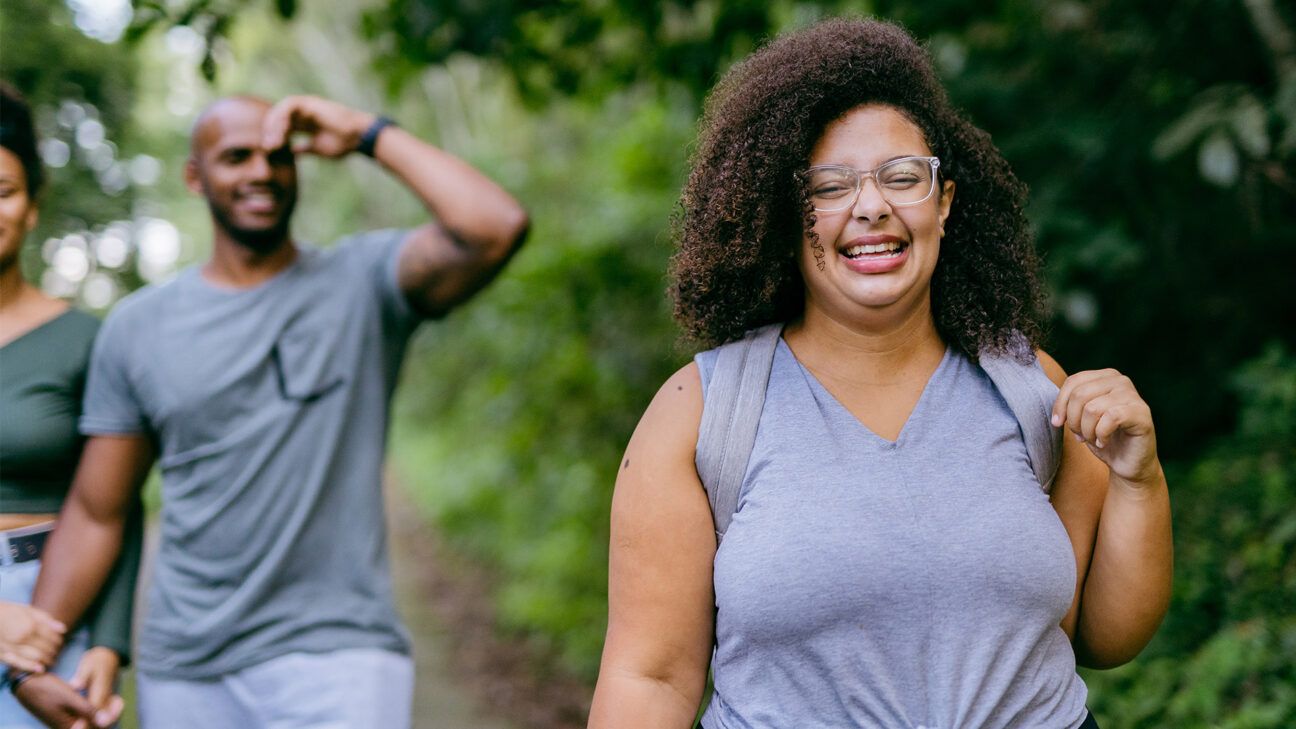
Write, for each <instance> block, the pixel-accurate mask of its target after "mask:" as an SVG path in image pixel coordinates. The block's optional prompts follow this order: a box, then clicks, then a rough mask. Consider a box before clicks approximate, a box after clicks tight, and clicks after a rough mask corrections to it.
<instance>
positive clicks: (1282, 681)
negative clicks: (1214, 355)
mask: <svg viewBox="0 0 1296 729" xmlns="http://www.w3.org/2000/svg"><path fill="white" fill-rule="evenodd" d="M1234 386H1235V389H1236V390H1237V391H1238V393H1239V395H1240V396H1241V399H1242V403H1243V407H1242V411H1241V419H1240V424H1239V427H1238V429H1237V432H1236V433H1234V434H1232V435H1230V436H1228V437H1226V438H1223V439H1221V441H1220V442H1218V443H1217V444H1216V445H1215V446H1214V447H1212V448H1211V450H1210V451H1209V452H1208V453H1207V454H1206V455H1205V457H1204V458H1202V459H1201V460H1199V461H1198V462H1197V463H1195V464H1194V465H1191V466H1188V467H1185V468H1182V469H1178V470H1179V471H1180V473H1178V474H1176V475H1175V476H1174V477H1172V480H1171V489H1172V492H1173V497H1174V508H1175V537H1176V539H1175V542H1176V544H1175V552H1176V554H1175V563H1176V575H1175V594H1174V601H1173V603H1172V605H1171V609H1170V614H1169V616H1168V617H1167V619H1166V622H1165V625H1164V626H1163V627H1162V629H1161V632H1160V633H1159V634H1158V636H1157V638H1156V640H1155V641H1154V642H1153V644H1152V646H1150V647H1149V649H1148V651H1147V652H1146V654H1145V655H1144V657H1143V658H1141V659H1140V660H1139V661H1136V662H1135V663H1133V664H1130V665H1129V666H1126V667H1124V668H1121V669H1117V670H1115V671H1111V672H1107V673H1088V674H1086V678H1087V680H1088V681H1089V682H1090V686H1091V689H1092V694H1093V706H1094V707H1095V709H1096V711H1097V713H1098V714H1099V716H1100V717H1103V718H1105V719H1107V721H1104V723H1103V724H1104V726H1106V725H1108V724H1110V725H1112V726H1131V727H1147V726H1157V727H1180V728H1183V729H1190V728H1192V727H1225V728H1227V729H1243V728H1244V727H1245V728H1247V729H1261V728H1272V729H1279V728H1280V727H1290V726H1291V722H1292V718H1293V717H1296V611H1293V605H1296V490H1294V489H1293V486H1294V485H1296V357H1292V356H1291V355H1290V354H1287V353H1285V352H1284V351H1283V350H1282V349H1281V348H1280V347H1277V346H1275V347H1272V348H1271V349H1269V351H1268V352H1266V354H1265V355H1264V356H1263V357H1261V358H1259V359H1257V360H1255V361H1253V362H1251V363H1249V364H1247V365H1246V366H1244V367H1243V368H1242V369H1241V370H1240V372H1239V374H1238V375H1237V376H1236V377H1235V378H1234Z"/></svg>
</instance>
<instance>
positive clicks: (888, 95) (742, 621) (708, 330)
mask: <svg viewBox="0 0 1296 729" xmlns="http://www.w3.org/2000/svg"><path fill="white" fill-rule="evenodd" d="M1023 201H1024V190H1023V187H1022V185H1021V184H1020V183H1019V182H1018V181H1017V179H1016V178H1015V177H1014V176H1013V174H1012V172H1011V170H1009V168H1008V165H1007V163H1006V162H1005V161H1004V160H1003V158H1002V156H1000V154H999V153H998V151H997V150H996V149H995V148H994V146H993V145H991V143H990V141H989V137H988V135H986V134H985V133H984V132H982V131H980V130H978V129H977V128H975V127H973V126H972V125H971V124H970V123H968V122H967V121H966V120H965V119H964V118H963V117H962V116H961V115H960V114H959V113H958V112H957V111H956V110H955V109H954V108H953V107H952V106H951V105H950V102H949V100H948V98H947V96H946V94H945V91H944V89H943V88H942V87H941V85H940V83H939V81H938V80H937V78H936V74H935V72H934V71H933V70H932V67H931V64H930V61H929V60H928V58H927V56H926V55H925V53H924V52H923V50H922V49H921V47H919V46H918V44H917V43H916V42H915V41H914V40H913V39H912V38H910V37H909V36H908V35H907V34H906V33H905V32H904V31H902V30H901V29H899V28H898V27H895V26H893V25H890V24H887V23H882V22H875V21H831V22H826V23H823V24H820V25H817V26H814V27H812V28H809V29H807V30H804V31H800V32H796V33H792V34H790V35H788V36H785V37H783V38H780V39H778V40H777V41H775V42H773V43H771V44H770V45H769V46H768V47H766V48H764V49H762V50H760V51H758V52H757V53H755V54H753V55H752V56H751V57H750V58H748V59H747V60H745V61H743V62H742V63H740V64H739V65H738V66H736V67H735V68H734V69H733V70H732V71H730V73H729V74H728V75H727V76H726V77H725V78H724V79H723V80H722V81H721V82H720V84H719V86H718V87H717V88H716V90H715V91H714V93H713V95H712V97H711V98H710V100H709V101H708V104H707V108H706V113H705V117H704V119H703V123H702V132H701V138H700V141H699V144H698V151H697V153H696V155H695V157H694V160H693V171H692V174H691V175H690V177H689V181H688V184H687V185H686V187H685V189H684V193H683V196H682V200H681V206H682V214H681V216H680V218H679V220H678V222H677V227H676V237H677V241H678V245H679V252H678V254H677V255H676V257H675V260H674V271H673V273H674V282H673V284H672V293H673V294H674V296H675V305H676V311H675V313H676V317H677V319H679V321H680V322H681V323H682V324H683V326H684V327H685V329H686V330H687V331H688V332H689V333H690V334H691V335H692V336H693V337H694V338H695V339H697V340H699V341H700V342H702V343H703V344H705V345H710V346H715V345H721V346H719V347H718V348H716V349H711V350H708V351H705V352H702V353H700V354H698V355H697V356H696V357H695V362H694V363H692V364H690V365H688V366H686V367H684V368H683V369H681V370H680V371H679V372H677V373H676V374H675V375H674V376H673V377H671V378H670V380H668V381H667V383H666V384H665V385H663V386H662V388H661V390H660V391H659V392H658V394H657V396H656V398H655V399H654V400H653V402H652V404H651V405H649V407H648V410H647V412H645V413H644V416H643V418H642V420H641V421H640V423H639V427H638V428H637V429H636V430H635V433H634V435H633V436H632V437H631V440H630V444H629V446H628V447H627V449H626V457H625V459H624V460H623V463H622V467H621V469H620V473H619V475H618V478H617V484H616V491H615V494H614V497H613V503H612V524H611V548H610V569H609V585H608V601H609V619H608V633H607V640H606V643H605V645H604V652H603V662H602V667H601V669H600V674H599V681H598V685H597V688H596V691H595V697H594V706H593V709H592V712H591V718H590V725H591V726H592V727H611V726H616V727H627V726H643V727H681V728H683V727H688V726H690V724H691V722H692V721H693V720H694V717H695V716H696V715H697V712H698V709H699V703H700V701H701V699H702V694H703V688H704V686H705V683H706V676H707V671H708V667H709V668H710V670H711V672H712V675H713V676H714V687H715V690H714V692H713V694H712V696H711V699H710V702H709V704H708V705H707V706H706V709H705V713H704V714H703V715H702V718H701V723H702V726H703V727H706V728H707V729H719V728H720V727H737V726H886V727H911V728H915V729H917V728H923V727H927V728H931V727H941V728H944V729H952V728H953V727H985V728H987V729H995V728H999V727H1005V728H1006V727H1012V726H1031V727H1050V728H1065V729H1076V728H1077V727H1090V728H1092V727H1094V726H1095V725H1096V723H1095V719H1094V718H1093V717H1092V716H1090V715H1089V713H1088V711H1087V710H1086V708H1085V702H1086V698H1087V690H1086V687H1085V684H1084V681H1082V680H1081V679H1080V677H1079V676H1078V675H1077V673H1076V665H1077V662H1080V663H1087V664H1089V665H1094V666H1107V665H1115V664H1119V663H1122V662H1124V661H1127V660H1129V659H1130V658H1131V657H1133V656H1134V655H1135V654H1137V653H1138V651H1139V650H1140V649H1141V648H1142V647H1143V646H1144V645H1145V644H1146V643H1147V641H1148V640H1149V639H1150V638H1151V636H1152V633H1153V632H1154V631H1155V629H1156V627H1157V625H1158V624H1159V622H1160V619H1161V616H1162V615H1163V614H1164V611H1165V607H1166V603H1167V600H1168V597H1169V592H1170V589H1169V588H1170V521H1169V503H1168V496H1167V493H1166V484H1165V479H1164V476H1163V475H1162V473H1161V468H1160V463H1159V461H1158V459H1157V455H1156V440H1155V435H1154V431H1153V429H1152V421H1151V415H1150V412H1149V410H1148V408H1147V405H1146V404H1145V403H1143V401H1142V399H1141V398H1140V397H1139V395H1138V393H1137V392H1136V391H1135V390H1134V388H1133V386H1132V385H1131V384H1130V382H1129V380H1128V379H1127V378H1125V377H1123V376H1121V375H1120V374H1119V373H1117V372H1115V371H1113V370H1104V371H1100V372H1081V373H1078V374H1076V375H1073V376H1071V377H1069V378H1068V377H1066V375H1065V373H1064V372H1063V371H1062V369H1061V368H1060V367H1059V366H1058V365H1057V363H1056V362H1054V361H1053V360H1052V359H1051V358H1049V357H1048V355H1046V354H1044V353H1043V352H1042V351H1039V349H1038V347H1039V339H1040V319H1041V291H1040V283H1039V272H1038V262H1037V260H1036V257H1035V255H1034V252H1033V247H1032V241H1031V238H1030V235H1029V229H1028V226H1027V222H1026V218H1025V215H1024V213H1023ZM752 329H755V330H756V331H755V332H750V333H749V330H752ZM753 373H755V374H753ZM766 373H767V374H766ZM748 388H750V389H748ZM728 402H737V403H738V405H736V406H734V409H733V410H729V409H728V407H727V406H726V404H725V403H728ZM753 420H755V422H752V421H753ZM744 426H745V427H746V428H748V432H749V433H750V434H751V437H750V439H749V440H747V441H740V440H739V438H738V437H737V436H734V435H733V433H735V432H737V431H739V430H741V429H742V428H743V427H744ZM1060 427H1065V429H1067V430H1070V431H1071V432H1072V433H1073V434H1074V438H1067V439H1065V444H1062V442H1061V439H1060V436H1061V432H1060V430H1059V428H1060ZM717 434H719V435H717ZM716 463H719V464H721V465H720V466H719V467H718V468H713V466H714V464H716ZM734 463H736V464H737V466H738V467H737V468H732V464H734ZM1059 464H1060V465H1059ZM729 470H732V472H733V477H732V479H730V478H728V477H727V476H726V474H727V473H728V472H729ZM717 474H718V475H717ZM726 494H728V495H729V496H726ZM730 497H731V498H730ZM1100 515H1101V517H1102V520H1101V524H1102V526H1101V528H1100V527H1099V516H1100ZM1082 597H1083V600H1082V599H1081V598H1082Z"/></svg>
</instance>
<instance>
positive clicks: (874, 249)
mask: <svg viewBox="0 0 1296 729" xmlns="http://www.w3.org/2000/svg"><path fill="white" fill-rule="evenodd" d="M899 250H900V243H899V242H897V241H888V242H886V243H878V244H876V245H866V246H851V247H850V248H847V249H846V255H847V256H849V257H850V258H854V257H856V256H862V255H864V254H866V253H897V252H899Z"/></svg>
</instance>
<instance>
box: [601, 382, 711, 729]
mask: <svg viewBox="0 0 1296 729" xmlns="http://www.w3.org/2000/svg"><path fill="white" fill-rule="evenodd" d="M701 414H702V388H701V382H700V380H699V375H698V371H697V366H696V365H694V364H690V365H688V366H686V367H684V368H683V369H681V370H680V371H679V372H676V373H675V375H674V376H672V377H671V378H670V379H669V380H667V381H666V384H664V385H662V388H661V389H660V390H659V391H658V392H657V396H656V397H655V398H653V401H652V404H650V405H649V406H648V410H647V411H646V412H645V413H644V416H643V418H642V419H641V420H640V421H639V426H638V427H637V428H636V429H635V432H634V435H633V436H631V438H630V444H629V446H627V448H626V454H625V458H624V459H623V460H622V462H621V467H620V471H619V473H618V475H617V481H616V491H615V493H614V495H613V498H612V538H611V545H610V560H609V569H608V631H607V640H606V642H605V644H604V646H603V661H602V664H601V666H600V668H599V677H598V684H597V686H596V687H595V690H594V705H593V708H592V709H591V711H590V719H589V726H590V727H591V728H592V729H593V728H604V727H617V728H618V729H624V728H627V727H645V728H647V727H651V728H652V729H662V728H667V729H669V728H670V727H679V729H688V728H689V727H691V726H693V720H694V718H696V716H697V711H698V706H699V704H700V703H701V701H702V693H703V691H704V689H705V687H706V673H707V665H708V663H709V661H710V658H711V645H712V636H713V631H714V624H715V598H714V595H713V592H712V589H713V588H712V583H711V565H712V560H713V559H714V557H715V550H716V540H715V531H714V526H713V525H712V522H711V508H710V505H709V504H708V502H707V498H706V493H705V491H704V490H703V488H702V484H701V482H700V481H699V480H698V475H697V469H696V467H695V466H694V463H693V459H694V453H695V448H696V443H697V435H698V423H699V422H700V420H701Z"/></svg>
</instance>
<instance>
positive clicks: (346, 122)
mask: <svg viewBox="0 0 1296 729" xmlns="http://www.w3.org/2000/svg"><path fill="white" fill-rule="evenodd" d="M377 118H378V117H377V116H376V115H374V114H371V113H369V112H367V111H359V110H357V109H352V108H350V107H348V106H344V105H342V104H339V103H337V102H336V101H330V100H328V99H321V98H320V97H318V96H289V97H287V98H285V99H284V100H282V101H280V102H279V103H277V104H275V105H274V106H272V107H271V108H270V111H269V112H267V113H266V116H265V124H264V129H265V137H264V140H263V142H262V146H264V147H265V149H278V148H280V147H282V146H284V145H285V144H288V143H289V142H292V146H293V151H294V152H305V153H307V154H315V155H319V156H321V157H327V158H329V159H337V158H339V157H343V156H345V155H347V154H350V153H351V152H353V151H355V149H356V147H357V146H358V145H359V144H360V138H361V137H362V136H364V133H365V130H366V129H368V128H369V126H370V125H371V124H373V123H374V120H375V119H377ZM297 133H300V134H302V135H304V136H303V137H302V138H300V139H297V140H295V141H294V140H293V135H294V134H297Z"/></svg>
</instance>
